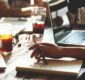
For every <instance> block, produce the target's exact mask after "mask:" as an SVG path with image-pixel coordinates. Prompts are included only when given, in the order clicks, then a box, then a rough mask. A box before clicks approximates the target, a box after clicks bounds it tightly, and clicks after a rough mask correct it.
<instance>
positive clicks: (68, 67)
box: [16, 59, 82, 77]
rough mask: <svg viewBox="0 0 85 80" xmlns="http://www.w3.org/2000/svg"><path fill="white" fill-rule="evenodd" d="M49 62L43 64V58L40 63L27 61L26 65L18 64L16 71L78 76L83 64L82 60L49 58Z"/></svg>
mask: <svg viewBox="0 0 85 80" xmlns="http://www.w3.org/2000/svg"><path fill="white" fill-rule="evenodd" d="M26 62H27V61H26ZM26 62H24V64H25V63H26ZM47 62H48V64H46V65H44V64H43V62H42V60H41V61H40V62H39V63H36V62H35V63H32V64H30V63H26V64H25V65H21V66H17V67H16V71H17V72H18V73H20V72H21V73H24V72H26V73H28V74H35V75H51V76H64V77H65V76H67V77H77V76H78V74H79V71H80V69H81V66H82V60H71V61H70V60H53V59H47Z"/></svg>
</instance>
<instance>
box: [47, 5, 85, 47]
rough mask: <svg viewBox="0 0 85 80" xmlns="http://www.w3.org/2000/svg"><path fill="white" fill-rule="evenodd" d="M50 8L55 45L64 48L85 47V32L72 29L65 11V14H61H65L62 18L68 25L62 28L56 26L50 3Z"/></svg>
mask: <svg viewBox="0 0 85 80" xmlns="http://www.w3.org/2000/svg"><path fill="white" fill-rule="evenodd" d="M51 4H52V3H51ZM48 8H49V14H50V21H51V22H50V23H51V27H52V28H53V32H54V40H55V43H56V44H58V45H61V46H62V45H63V46H85V30H79V29H72V26H70V24H69V23H70V22H69V19H68V17H67V15H66V14H64V12H65V10H63V12H61V13H60V14H64V15H63V16H62V18H63V20H65V19H66V20H67V21H68V24H63V25H61V26H57V25H54V20H53V19H54V18H53V15H52V12H51V10H50V3H48ZM56 11H57V10H56ZM58 11H59V10H58ZM66 20H65V21H64V23H65V22H66ZM81 27H82V26H81Z"/></svg>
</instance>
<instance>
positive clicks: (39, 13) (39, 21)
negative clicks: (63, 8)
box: [32, 6, 46, 34]
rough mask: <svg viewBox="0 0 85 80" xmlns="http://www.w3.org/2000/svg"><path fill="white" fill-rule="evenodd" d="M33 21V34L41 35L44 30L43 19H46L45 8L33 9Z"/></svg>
mask: <svg viewBox="0 0 85 80" xmlns="http://www.w3.org/2000/svg"><path fill="white" fill-rule="evenodd" d="M32 19H33V21H34V22H33V31H34V33H40V34H43V32H44V28H45V19H46V8H45V7H38V6H36V7H35V8H34V15H33V16H32Z"/></svg>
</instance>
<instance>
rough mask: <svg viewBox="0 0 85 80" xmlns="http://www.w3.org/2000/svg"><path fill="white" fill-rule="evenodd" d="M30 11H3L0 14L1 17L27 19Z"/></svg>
mask: <svg viewBox="0 0 85 80" xmlns="http://www.w3.org/2000/svg"><path fill="white" fill-rule="evenodd" d="M30 15H31V10H29V11H22V10H21V9H11V8H9V9H4V10H2V11H1V12H0V16H1V17H29V16H30Z"/></svg>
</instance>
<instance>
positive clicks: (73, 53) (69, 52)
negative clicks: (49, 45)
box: [61, 47, 85, 59]
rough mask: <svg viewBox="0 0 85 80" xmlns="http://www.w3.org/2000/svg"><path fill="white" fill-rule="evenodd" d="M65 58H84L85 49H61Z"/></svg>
mask: <svg viewBox="0 0 85 80" xmlns="http://www.w3.org/2000/svg"><path fill="white" fill-rule="evenodd" d="M61 48H62V54H63V55H64V56H65V57H74V58H82V59H84V58H85V47H61Z"/></svg>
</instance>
